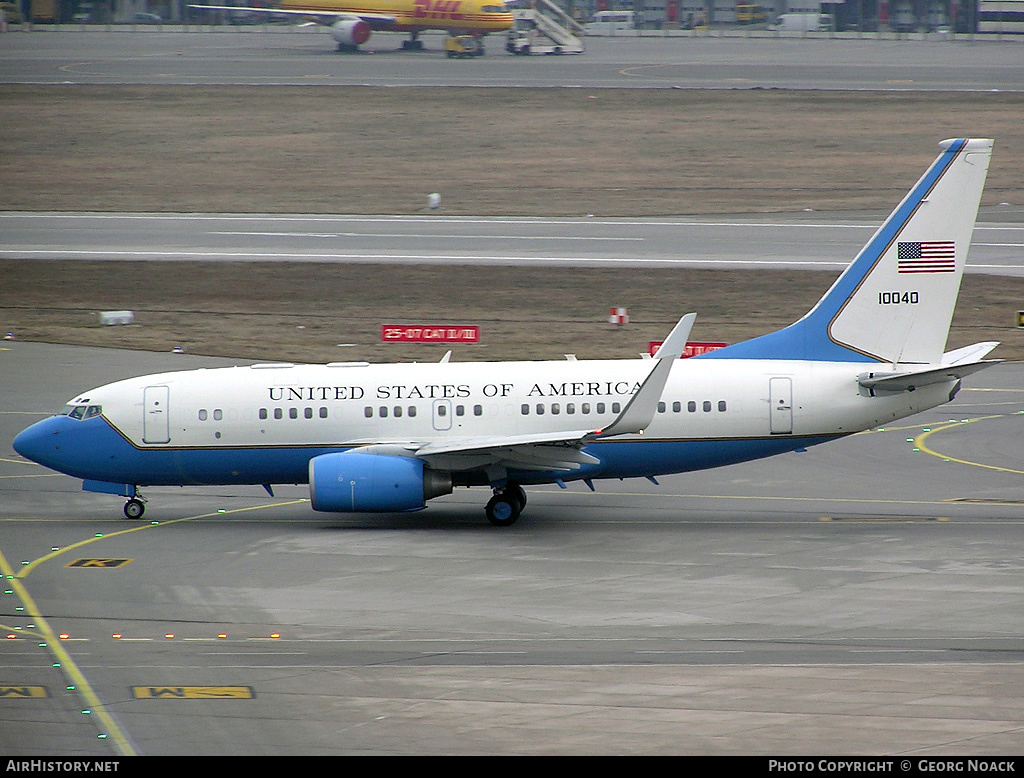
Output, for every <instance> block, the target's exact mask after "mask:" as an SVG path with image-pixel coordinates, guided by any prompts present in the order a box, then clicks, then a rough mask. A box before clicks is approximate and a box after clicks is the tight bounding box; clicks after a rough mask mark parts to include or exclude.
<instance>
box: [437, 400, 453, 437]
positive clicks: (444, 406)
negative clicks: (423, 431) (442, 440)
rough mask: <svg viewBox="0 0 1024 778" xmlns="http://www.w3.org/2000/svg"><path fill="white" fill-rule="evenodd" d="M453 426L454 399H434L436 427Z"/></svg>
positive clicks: (442, 428) (440, 428)
mask: <svg viewBox="0 0 1024 778" xmlns="http://www.w3.org/2000/svg"><path fill="white" fill-rule="evenodd" d="M451 428H452V401H451V400H434V429H436V430H442V431H443V430H450V429H451Z"/></svg>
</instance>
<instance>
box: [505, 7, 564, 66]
mask: <svg viewBox="0 0 1024 778" xmlns="http://www.w3.org/2000/svg"><path fill="white" fill-rule="evenodd" d="M512 13H513V15H514V16H515V24H514V25H513V27H512V29H511V30H509V31H508V33H507V34H506V38H505V50H506V51H508V52H509V53H511V54H582V53H583V41H582V40H581V39H580V38H579V36H580V35H582V34H583V26H582V25H581V24H580V23H579V22H577V21H576V20H575V19H573V18H572V17H571V16H570V15H569V14H567V13H566V12H565V11H563V10H562V9H561V7H560V6H558V5H556V4H555V3H553V2H551V0H532V2H531V3H530V5H529V7H527V8H517V9H515V10H513V12H512Z"/></svg>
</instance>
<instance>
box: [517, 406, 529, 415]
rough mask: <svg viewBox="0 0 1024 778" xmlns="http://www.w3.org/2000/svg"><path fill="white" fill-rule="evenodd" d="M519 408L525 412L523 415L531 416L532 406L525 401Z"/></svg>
mask: <svg viewBox="0 0 1024 778" xmlns="http://www.w3.org/2000/svg"><path fill="white" fill-rule="evenodd" d="M519 410H520V412H521V413H522V414H523V416H529V415H530V406H529V405H527V404H526V403H523V404H522V405H521V406H520V408H519Z"/></svg>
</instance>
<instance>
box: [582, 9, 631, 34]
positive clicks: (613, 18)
mask: <svg viewBox="0 0 1024 778" xmlns="http://www.w3.org/2000/svg"><path fill="white" fill-rule="evenodd" d="M634 29H636V25H635V24H634V14H633V12H632V11H598V12H597V13H596V14H594V18H593V19H591V20H590V21H589V22H587V23H586V24H584V25H583V31H584V32H585V33H586V34H587V35H615V34H616V33H618V32H628V31H631V30H634Z"/></svg>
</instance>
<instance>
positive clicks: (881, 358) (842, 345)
mask: <svg viewBox="0 0 1024 778" xmlns="http://www.w3.org/2000/svg"><path fill="white" fill-rule="evenodd" d="M940 148H942V153H941V154H940V155H939V157H938V159H936V160H935V162H934V163H933V164H932V166H931V167H930V168H929V169H928V171H927V172H926V173H925V174H924V175H923V176H922V177H921V180H920V181H918V182H917V184H916V185H915V186H914V188H913V189H911V190H910V193H909V194H908V195H907V196H906V197H905V198H904V199H903V202H901V203H900V204H899V206H898V207H897V208H896V210H894V211H893V212H892V214H890V216H889V218H888V219H886V221H885V223H884V224H883V225H882V226H881V227H880V228H879V229H878V231H877V232H875V234H874V236H872V238H871V240H869V241H868V243H867V245H865V246H864V248H863V249H861V251H860V253H859V254H858V255H857V257H856V259H854V260H853V262H852V263H851V264H850V266H849V267H847V268H846V270H845V271H844V272H843V274H842V275H841V276H839V278H838V279H837V280H836V282H835V283H834V284H833V285H832V287H831V288H830V289H829V290H828V291H827V292H826V293H825V295H824V297H822V298H821V299H820V300H819V301H818V302H817V304H816V305H815V306H814V308H812V309H811V311H810V312H809V313H808V314H807V315H806V316H804V317H803V318H802V319H800V320H799V321H798V322H796V323H795V324H792V325H790V326H789V327H786V328H785V329H783V330H779V331H778V332H773V333H770V334H768V335H763V336H761V337H759V338H754V339H753V340H749V341H746V342H745V343H737V344H736V345H734V346H729V347H727V348H724V349H721V350H719V351H715V352H711V353H710V354H707V355H704V356H702V357H700V358H705V359H707V358H711V359H800V360H817V361H835V362H889V363H893V364H937V363H939V362H940V361H941V359H942V350H943V348H944V347H945V343H946V336H947V335H948V334H949V324H950V321H951V320H952V318H953V309H954V307H955V306H956V298H957V294H958V293H959V291H960V279H961V278H962V277H963V272H964V265H965V264H966V262H967V250H968V248H969V246H970V243H971V234H972V232H973V231H974V221H975V219H976V218H977V214H978V205H979V203H980V202H981V192H982V189H983V188H984V186H985V177H986V175H987V173H988V164H989V158H990V157H991V154H992V141H991V140H986V139H974V140H969V139H959V140H947V141H944V142H942V143H941V144H940Z"/></svg>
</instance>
